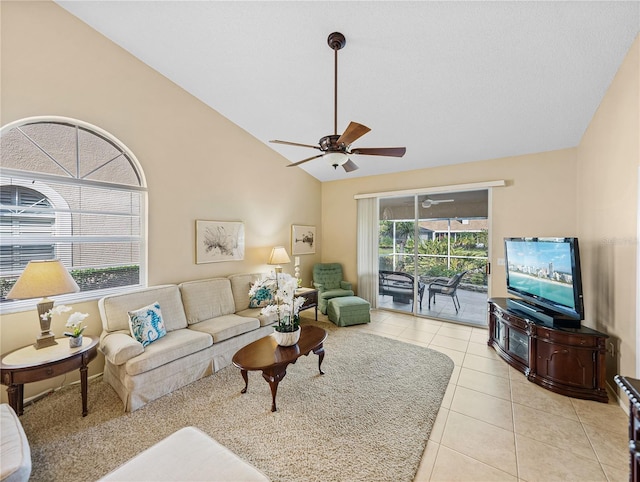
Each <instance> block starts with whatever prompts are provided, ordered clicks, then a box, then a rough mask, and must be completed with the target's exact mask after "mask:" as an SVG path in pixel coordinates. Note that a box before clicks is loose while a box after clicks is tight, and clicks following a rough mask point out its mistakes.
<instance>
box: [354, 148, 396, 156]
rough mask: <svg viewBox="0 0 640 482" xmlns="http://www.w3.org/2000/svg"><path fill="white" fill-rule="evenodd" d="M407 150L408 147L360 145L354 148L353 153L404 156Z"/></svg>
mask: <svg viewBox="0 0 640 482" xmlns="http://www.w3.org/2000/svg"><path fill="white" fill-rule="evenodd" d="M405 152H407V148H406V147H359V148H357V149H352V150H351V154H364V155H366V156H389V157H402V156H404V154H405Z"/></svg>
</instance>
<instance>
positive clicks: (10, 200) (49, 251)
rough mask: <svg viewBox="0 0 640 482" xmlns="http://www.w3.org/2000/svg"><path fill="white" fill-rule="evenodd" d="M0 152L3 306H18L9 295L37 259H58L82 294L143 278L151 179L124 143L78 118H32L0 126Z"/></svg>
mask: <svg viewBox="0 0 640 482" xmlns="http://www.w3.org/2000/svg"><path fill="white" fill-rule="evenodd" d="M0 155H1V158H0V160H1V163H0V165H1V166H2V168H1V169H0V194H1V196H0V197H1V206H0V229H1V231H0V309H1V310H2V311H3V312H7V309H9V310H10V311H13V308H14V307H15V306H19V305H20V302H18V301H11V300H6V299H5V295H6V293H7V292H8V291H9V290H10V289H11V286H13V284H14V283H15V281H16V280H17V278H18V276H19V275H20V273H21V272H22V270H23V269H24V267H25V266H26V265H27V263H28V262H29V261H30V260H33V259H51V258H59V259H61V260H62V262H63V263H64V265H65V266H66V267H67V269H69V271H70V272H71V275H72V276H73V278H74V279H75V280H76V282H77V283H78V285H79V286H80V289H81V293H80V296H79V297H78V295H75V297H76V298H80V299H81V298H91V297H93V298H95V297H97V296H101V295H102V294H103V293H104V291H103V290H111V291H113V290H114V289H115V290H118V289H123V288H124V287H130V286H132V285H144V284H145V283H146V263H145V260H146V251H145V249H146V248H145V244H146V243H144V239H143V237H144V233H145V231H146V230H145V226H146V212H145V206H146V184H145V180H144V175H143V173H142V170H141V169H140V167H139V164H138V161H137V160H136V159H135V157H134V155H133V153H131V152H130V151H129V149H127V148H126V146H124V145H123V144H122V143H121V142H120V141H118V140H117V139H116V138H115V137H113V136H112V135H110V134H109V133H107V132H105V131H103V130H102V129H99V128H98V127H95V126H92V125H90V124H86V123H84V122H81V121H77V120H73V119H67V118H59V117H48V118H30V119H24V120H22V121H18V122H14V123H12V124H9V125H7V126H5V127H3V128H2V130H0ZM98 291H99V293H98ZM70 296H71V295H70Z"/></svg>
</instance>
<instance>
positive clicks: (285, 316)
mask: <svg viewBox="0 0 640 482" xmlns="http://www.w3.org/2000/svg"><path fill="white" fill-rule="evenodd" d="M263 288H265V289H268V290H269V291H270V292H271V300H270V302H269V304H268V305H267V306H265V307H264V308H262V310H260V314H262V315H265V316H268V315H275V317H276V319H277V320H278V322H277V325H276V327H275V329H276V331H280V332H283V333H287V332H292V331H296V330H297V329H298V326H299V321H300V319H299V316H298V314H299V313H300V308H301V307H302V305H303V304H304V302H305V298H303V297H302V296H295V292H296V289H297V288H298V280H297V279H296V278H294V277H293V276H291V275H290V274H287V273H277V274H276V276H273V277H267V278H263V279H261V280H259V281H256V282H255V283H253V285H252V286H251V289H250V290H249V296H254V295H255V294H256V293H258V291H259V290H261V289H263Z"/></svg>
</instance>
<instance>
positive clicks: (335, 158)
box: [322, 152, 349, 169]
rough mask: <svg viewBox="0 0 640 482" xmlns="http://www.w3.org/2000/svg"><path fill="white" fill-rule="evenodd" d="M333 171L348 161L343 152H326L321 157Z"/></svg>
mask: <svg viewBox="0 0 640 482" xmlns="http://www.w3.org/2000/svg"><path fill="white" fill-rule="evenodd" d="M322 157H323V158H324V159H325V160H326V161H327V162H328V163H329V164H330V165H332V166H333V168H334V169H337V168H338V166H342V165H343V164H346V163H347V162H348V161H349V156H348V155H347V154H345V153H344V152H327V153H326V154H324V155H323V156H322Z"/></svg>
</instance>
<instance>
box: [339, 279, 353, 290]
mask: <svg viewBox="0 0 640 482" xmlns="http://www.w3.org/2000/svg"><path fill="white" fill-rule="evenodd" d="M340 288H342V289H343V290H350V289H352V288H351V283H349V282H348V281H340Z"/></svg>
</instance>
